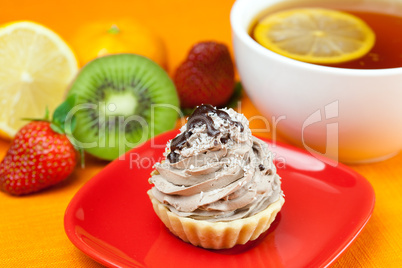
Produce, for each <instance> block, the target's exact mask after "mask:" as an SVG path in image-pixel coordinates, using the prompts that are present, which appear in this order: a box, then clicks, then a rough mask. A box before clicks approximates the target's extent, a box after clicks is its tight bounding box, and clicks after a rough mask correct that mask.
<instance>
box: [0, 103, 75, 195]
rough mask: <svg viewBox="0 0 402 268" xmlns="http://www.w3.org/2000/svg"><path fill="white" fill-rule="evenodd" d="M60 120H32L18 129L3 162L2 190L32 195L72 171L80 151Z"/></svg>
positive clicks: (0, 167)
mask: <svg viewBox="0 0 402 268" xmlns="http://www.w3.org/2000/svg"><path fill="white" fill-rule="evenodd" d="M56 111H57V110H56ZM55 114H56V112H55ZM64 117H65V116H64ZM61 121H63V119H61V120H57V119H56V120H55V119H54V120H53V121H52V122H49V121H47V120H46V119H45V121H32V122H30V123H28V124H27V125H25V126H24V127H23V128H21V129H20V130H19V131H18V132H17V134H16V136H15V137H14V139H13V141H12V142H11V146H10V148H9V149H8V151H7V153H6V156H5V158H4V159H3V161H2V162H1V163H0V189H1V190H3V191H5V192H8V193H10V194H13V195H24V194H29V193H33V192H36V191H39V190H41V189H44V188H47V187H49V186H51V185H53V184H56V183H58V182H60V181H62V180H64V179H66V178H67V177H68V176H69V175H70V174H71V173H72V171H73V170H74V168H75V165H76V162H77V154H76V150H75V148H74V146H73V145H72V144H71V142H70V141H69V139H68V138H67V136H66V135H65V134H64V133H63V131H62V128H61V127H60V126H61V125H62V123H63V122H61ZM60 123H61V124H60Z"/></svg>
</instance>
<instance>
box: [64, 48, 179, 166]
mask: <svg viewBox="0 0 402 268" xmlns="http://www.w3.org/2000/svg"><path fill="white" fill-rule="evenodd" d="M72 94H74V95H75V98H76V102H75V104H76V105H75V107H74V109H73V110H72V111H70V112H71V113H72V114H74V116H75V121H76V126H75V128H74V132H73V135H72V138H73V139H74V142H75V144H76V145H77V146H78V147H81V148H83V149H84V150H85V151H86V152H88V153H90V154H92V155H94V156H96V157H99V158H102V159H106V160H113V159H116V158H118V157H119V156H120V155H122V154H124V153H125V152H126V151H128V150H129V149H131V148H133V147H135V146H136V145H138V144H140V143H143V142H144V141H146V140H148V139H149V138H151V137H153V136H154V135H157V134H159V133H162V132H165V131H167V130H170V129H173V128H174V127H175V124H176V119H177V117H178V115H179V108H178V107H179V99H178V96H177V92H176V88H175V86H174V83H173V82H172V80H171V79H170V77H169V76H168V74H167V73H166V72H165V70H163V69H162V68H161V67H160V66H159V65H158V64H156V63H155V62H153V61H151V60H150V59H148V58H145V57H143V56H140V55H136V54H115V55H110V56H105V57H101V58H97V59H95V60H93V61H91V62H90V63H88V64H87V65H85V66H84V67H83V68H82V69H81V71H80V73H79V74H78V75H77V77H76V79H75V81H74V82H73V84H72V86H71V88H70V90H69V92H68V96H70V95H72Z"/></svg>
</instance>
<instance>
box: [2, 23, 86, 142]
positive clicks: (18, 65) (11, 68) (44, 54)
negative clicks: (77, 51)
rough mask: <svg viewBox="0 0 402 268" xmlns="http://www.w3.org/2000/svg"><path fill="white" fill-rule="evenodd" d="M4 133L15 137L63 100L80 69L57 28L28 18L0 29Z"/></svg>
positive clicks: (6, 135)
mask: <svg viewBox="0 0 402 268" xmlns="http://www.w3.org/2000/svg"><path fill="white" fill-rule="evenodd" d="M0 62H1V64H0V136H3V137H4V136H5V137H8V138H12V137H13V136H14V135H15V133H16V132H17V131H18V130H19V129H20V128H21V126H22V125H24V124H26V123H27V122H26V121H24V120H22V119H23V118H43V117H44V115H45V110H46V107H48V109H49V111H50V112H52V111H53V110H54V109H55V108H56V107H57V106H58V105H59V104H60V103H61V102H62V100H63V97H64V94H65V92H66V90H67V86H68V84H69V83H70V82H71V81H72V79H73V78H74V76H75V75H76V74H77V72H78V64H77V61H76V58H75V56H74V53H73V52H72V51H71V49H70V48H69V46H68V45H67V44H66V43H65V42H64V41H63V40H62V39H61V38H60V37H59V36H58V35H57V34H56V33H54V32H53V31H51V30H49V29H47V28H46V27H44V26H42V25H39V24H36V23H33V22H28V21H22V22H14V23H10V24H7V25H4V26H3V27H1V28H0Z"/></svg>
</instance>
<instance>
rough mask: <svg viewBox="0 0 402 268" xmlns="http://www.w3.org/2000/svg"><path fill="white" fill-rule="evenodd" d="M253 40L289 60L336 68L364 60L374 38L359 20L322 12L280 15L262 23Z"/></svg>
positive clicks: (297, 11) (295, 11) (302, 10)
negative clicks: (347, 62)
mask: <svg viewBox="0 0 402 268" xmlns="http://www.w3.org/2000/svg"><path fill="white" fill-rule="evenodd" d="M253 33H254V38H255V39H256V41H257V42H258V43H260V44H261V45H263V46H264V47H266V48H268V49H270V50H272V51H274V52H276V53H278V54H280V55H283V56H286V57H289V58H292V59H296V60H300V61H304V62H309V63H316V64H336V63H341V62H346V61H350V60H354V59H357V58H360V57H362V56H364V55H365V54H366V53H368V52H369V51H370V49H371V48H372V47H373V46H374V43H375V34H374V32H373V31H372V30H371V28H370V27H369V26H368V25H367V24H366V23H365V22H364V21H363V20H361V19H360V18H358V17H356V16H353V15H351V14H348V13H345V12H341V11H336V10H330V9H323V8H300V9H291V10H285V11H280V12H277V13H274V14H272V15H269V16H267V17H266V18H264V19H262V21H260V22H259V23H258V24H257V26H256V27H255V29H254V32H253Z"/></svg>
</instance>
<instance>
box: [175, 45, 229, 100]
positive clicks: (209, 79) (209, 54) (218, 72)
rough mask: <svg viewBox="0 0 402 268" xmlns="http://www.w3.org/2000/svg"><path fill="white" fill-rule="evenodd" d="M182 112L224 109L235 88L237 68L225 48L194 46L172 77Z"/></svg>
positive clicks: (219, 46)
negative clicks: (201, 107)
mask: <svg viewBox="0 0 402 268" xmlns="http://www.w3.org/2000/svg"><path fill="white" fill-rule="evenodd" d="M173 80H174V82H175V85H176V88H177V92H178V94H179V97H180V105H181V107H182V108H193V107H196V106H199V105H201V104H206V103H207V104H211V105H213V106H223V105H225V104H226V103H227V102H228V101H229V99H230V97H231V96H232V94H233V89H234V85H235V77H234V64H233V61H232V58H231V56H230V53H229V49H228V48H227V46H226V45H225V44H220V43H217V42H213V41H211V42H201V43H197V44H195V45H194V46H193V47H192V48H191V50H190V51H189V53H188V55H187V58H186V59H185V60H184V62H183V63H182V64H181V65H180V66H179V67H178V68H177V69H176V72H175V74H174V76H173Z"/></svg>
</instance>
